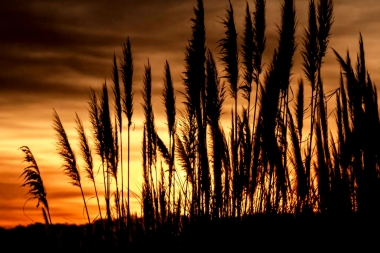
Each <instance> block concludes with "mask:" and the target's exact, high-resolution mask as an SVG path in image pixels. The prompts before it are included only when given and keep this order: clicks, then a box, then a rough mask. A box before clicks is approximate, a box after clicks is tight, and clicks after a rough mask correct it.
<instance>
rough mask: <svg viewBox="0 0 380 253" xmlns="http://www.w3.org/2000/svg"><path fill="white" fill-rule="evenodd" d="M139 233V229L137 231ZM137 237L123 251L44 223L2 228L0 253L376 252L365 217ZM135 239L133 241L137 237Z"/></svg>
mask: <svg viewBox="0 0 380 253" xmlns="http://www.w3.org/2000/svg"><path fill="white" fill-rule="evenodd" d="M136 231H138V229H137V230H136ZM142 231H143V230H142V228H141V230H140V232H136V233H140V236H136V237H135V239H134V242H132V243H130V244H126V243H125V240H121V241H119V242H117V239H116V237H114V239H113V244H115V242H117V243H118V244H119V245H123V246H122V247H118V248H115V247H110V246H107V245H105V244H104V240H103V239H104V237H103V234H102V233H100V232H99V230H97V229H94V226H90V227H89V226H75V225H66V224H57V225H53V226H52V227H51V228H50V233H48V232H47V228H46V227H45V225H44V224H40V223H37V224H33V225H30V226H28V227H21V226H19V227H15V228H13V229H3V228H0V244H1V245H2V249H7V250H5V251H3V250H0V252H22V251H34V252H38V251H39V252H104V251H107V252H108V250H112V252H141V251H143V252H145V251H148V250H149V251H162V250H164V251H166V252H178V251H181V252H190V251H194V252H195V251H197V252H198V251H202V252H204V251H205V250H207V251H212V252H216V251H224V252H226V251H231V252H236V251H240V250H242V251H245V252H247V251H248V252H262V251H268V252H273V251H277V250H281V251H295V252H317V251H318V252H319V251H331V250H334V251H339V252H341V251H343V250H350V251H352V250H356V251H360V252H363V250H364V251H371V252H379V250H380V219H377V218H375V219H374V218H369V217H365V216H358V215H351V216H334V217H322V216H308V217H297V218H294V217H293V216H290V215H254V216H250V217H248V218H245V219H243V220H241V221H236V220H231V219H230V220H214V221H203V222H202V221H198V222H197V224H196V225H192V226H184V227H183V228H182V232H181V234H180V235H179V236H176V237H174V236H168V235H165V234H163V233H157V234H152V235H151V236H150V237H147V236H143V233H142ZM136 238H137V239H136Z"/></svg>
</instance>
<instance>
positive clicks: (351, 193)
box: [21, 0, 380, 249]
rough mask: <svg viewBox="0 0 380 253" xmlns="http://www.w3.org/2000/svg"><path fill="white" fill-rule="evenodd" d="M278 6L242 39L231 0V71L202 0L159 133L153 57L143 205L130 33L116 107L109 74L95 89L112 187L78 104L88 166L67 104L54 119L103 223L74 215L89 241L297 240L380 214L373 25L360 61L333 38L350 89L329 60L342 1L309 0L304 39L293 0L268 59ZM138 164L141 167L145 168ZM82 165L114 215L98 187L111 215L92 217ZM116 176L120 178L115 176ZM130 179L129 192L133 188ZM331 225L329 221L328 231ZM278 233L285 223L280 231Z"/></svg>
mask: <svg viewBox="0 0 380 253" xmlns="http://www.w3.org/2000/svg"><path fill="white" fill-rule="evenodd" d="M265 5H266V1H265V0H255V1H254V8H253V9H254V10H253V12H251V10H250V6H249V4H248V3H247V4H246V12H245V19H244V31H243V33H242V37H241V39H242V45H241V49H240V51H239V46H238V34H237V31H236V29H235V21H234V10H233V6H232V4H231V3H229V4H228V7H227V10H226V14H225V16H224V17H223V18H221V21H220V23H221V25H223V27H224V37H223V38H221V39H220V40H219V42H218V49H219V50H220V54H219V56H218V57H217V59H218V60H220V62H221V63H222V64H223V67H224V69H223V70H222V71H221V72H219V71H218V70H217V67H216V61H215V58H214V56H213V54H212V53H211V51H210V50H209V49H208V48H207V47H206V30H205V25H204V9H203V3H202V1H201V0H198V1H197V5H196V7H194V17H193V18H192V19H191V29H192V35H191V38H190V39H189V41H188V45H187V46H186V48H185V71H184V73H183V82H182V85H183V91H182V92H181V95H182V96H183V97H184V102H183V107H181V108H183V109H182V110H178V109H177V107H176V97H175V90H174V85H173V82H172V78H171V72H170V66H169V63H168V62H165V66H164V79H163V87H162V103H163V105H164V107H165V116H166V120H167V122H166V124H167V127H168V128H167V131H168V138H167V137H165V138H162V136H159V135H158V133H157V130H156V128H155V118H154V110H153V106H152V100H151V99H152V75H151V65H150V63H149V60H148V61H147V63H146V65H145V68H144V74H143V84H142V97H143V102H142V107H143V111H144V128H143V140H142V151H141V153H142V158H143V159H142V174H143V182H142V187H141V210H142V216H141V217H138V216H137V215H136V214H131V211H130V180H129V179H130V174H131V169H132V168H130V134H131V133H130V130H131V126H132V125H133V121H132V114H133V107H134V106H135V105H134V103H133V97H134V89H133V60H132V50H131V43H130V40H129V38H128V39H127V40H126V42H125V43H124V44H123V56H122V58H121V61H120V65H119V67H118V65H117V62H116V56H114V58H113V74H112V79H113V94H114V105H115V107H114V108H113V110H112V108H111V107H110V105H109V104H110V102H109V100H108V98H109V95H108V86H107V85H106V83H104V85H103V88H102V90H101V91H99V92H97V91H94V90H93V89H91V90H90V92H89V98H88V99H89V101H88V105H89V109H88V111H89V116H90V122H91V124H92V129H91V137H92V139H93V141H94V144H93V145H94V149H95V153H96V154H97V155H98V158H100V161H101V164H102V176H103V183H104V194H99V195H98V191H97V186H96V184H95V181H94V172H93V159H94V158H93V153H92V152H91V148H90V145H89V143H88V140H87V137H86V134H85V131H84V129H83V125H82V123H81V120H80V119H79V117H78V115H76V123H77V130H78V134H79V141H80V150H81V155H82V156H83V159H84V161H85V167H84V168H83V169H80V168H79V166H78V165H77V163H76V161H75V155H74V153H73V151H72V149H71V147H70V144H69V141H68V139H67V136H66V134H65V130H64V128H63V126H62V124H61V122H60V119H59V117H58V114H57V113H56V112H55V111H54V125H53V127H54V129H55V130H56V132H57V139H58V141H57V149H58V152H59V154H60V155H61V157H62V158H63V162H64V163H63V172H64V173H65V174H66V175H67V176H68V177H69V179H70V183H71V184H73V185H74V186H77V187H79V188H80V190H81V193H82V197H83V201H84V206H85V210H86V212H87V218H88V223H89V224H88V225H84V226H82V227H81V228H75V229H74V228H73V230H75V231H77V232H76V233H79V234H80V236H79V237H78V238H75V239H73V240H74V241H75V243H78V245H77V246H75V247H80V248H82V249H91V247H93V248H97V249H104V248H120V249H123V248H128V247H130V248H132V247H134V246H136V245H138V246H136V247H140V248H139V249H141V248H144V247H145V246H147V245H161V246H164V245H165V244H166V243H171V244H168V245H173V246H175V245H177V244H178V243H184V244H185V243H190V242H197V243H200V242H206V241H207V242H208V243H211V242H214V243H219V244H220V243H223V240H230V242H231V241H233V242H238V241H239V240H241V241H242V242H244V240H246V241H245V242H247V241H249V240H251V239H250V238H254V239H256V240H262V239H264V240H265V239H266V240H269V239H270V240H280V241H281V242H283V243H286V242H287V241H290V240H294V238H293V237H294V236H298V237H297V238H298V239H299V240H310V238H317V239H321V240H322V239H326V238H328V237H329V236H334V233H338V234H339V235H340V236H342V238H343V237H345V238H346V239H350V238H352V239H355V236H354V235H353V234H351V233H349V232H348V227H350V226H352V227H351V228H353V227H360V226H361V219H362V218H365V219H368V220H370V219H375V220H377V215H378V214H379V211H380V210H379V209H380V205H379V204H378V202H379V200H378V199H379V197H380V181H379V180H380V179H379V166H380V159H379V158H380V145H378V144H379V143H380V142H379V141H380V139H379V138H380V135H379V133H380V131H379V130H380V119H379V109H378V108H379V107H378V101H377V90H376V87H375V85H374V84H373V82H372V80H371V78H370V75H369V74H368V72H367V69H366V66H365V56H364V43H363V39H362V37H361V35H360V39H359V53H358V56H357V63H356V67H353V66H352V63H351V58H350V55H349V53H348V52H347V54H346V58H345V59H344V58H343V57H341V55H340V54H339V53H338V52H336V51H335V50H333V52H332V53H334V54H335V56H336V58H337V61H338V64H339V65H340V68H341V74H340V76H341V79H340V83H339V85H337V86H338V88H337V89H336V90H334V91H333V92H329V93H325V91H324V85H323V73H322V65H323V58H324V57H325V55H326V53H327V52H328V51H329V50H328V49H329V40H330V36H331V27H332V24H333V20H334V15H333V1H332V0H319V1H314V0H310V1H309V20H308V25H307V27H306V29H305V30H304V33H303V37H302V44H301V45H297V44H296V38H295V31H296V29H297V17H296V8H295V4H294V1H292V0H286V1H283V3H282V6H281V23H280V25H279V26H278V45H277V47H276V49H275V50H274V52H273V57H272V60H271V62H270V64H268V66H267V67H265V68H264V67H263V63H262V56H263V52H264V50H265V46H266V37H265V29H266V23H265ZM297 46H298V47H301V55H302V59H303V63H302V66H303V72H304V75H303V77H300V79H299V81H298V85H297V91H296V92H295V95H293V92H292V87H291V86H290V79H291V76H292V68H293V64H294V60H293V57H294V53H295V51H296V48H297ZM119 74H121V80H122V82H123V89H121V86H120V84H119ZM305 85H310V87H311V89H310V90H311V94H310V98H311V99H310V101H308V100H305V96H308V95H306V94H305V93H304V90H305ZM123 92H124V93H123ZM252 93H253V94H252ZM228 96H230V97H231V98H232V99H233V101H234V102H233V107H232V108H231V126H230V132H229V133H227V134H226V133H225V130H226V128H225V127H223V126H222V123H221V115H222V113H223V103H224V102H225V100H226V99H227V98H228ZM332 97H335V98H336V107H335V110H334V113H333V114H331V115H334V116H335V119H336V126H333V127H329V126H328V112H329V111H330V110H328V109H327V101H328V100H329V99H331V98H332ZM238 98H243V100H240V99H239V100H238ZM292 100H293V102H292ZM239 103H240V104H239ZM239 107H240V108H241V109H239ZM123 112H124V114H125V116H126V117H127V123H126V124H127V129H128V133H127V136H128V143H127V154H128V159H127V169H128V171H127V174H126V175H125V174H123V168H124V167H123V160H122V154H123V153H122V151H123V148H125V147H123V144H122V141H121V140H122V126H123V121H122V118H123ZM113 118H114V123H112V122H113ZM304 126H309V132H303V128H304ZM166 139H167V140H168V143H165V141H164V140H166ZM21 150H22V151H23V152H24V153H25V154H26V158H25V161H26V162H28V163H30V164H31V165H30V166H28V167H26V168H25V170H24V172H23V174H22V176H24V184H23V186H27V187H29V194H30V195H31V199H37V200H38V203H42V204H43V205H42V212H43V217H44V220H45V223H46V228H47V230H46V231H47V232H46V236H50V237H51V238H55V239H52V241H54V242H55V244H54V243H52V244H51V247H54V246H55V247H61V249H65V247H69V246H67V245H65V243H66V242H65V240H66V237H65V235H68V234H67V233H66V232H62V231H64V230H66V231H68V230H70V229H71V228H69V227H67V228H65V229H64V228H62V227H59V225H53V224H52V222H51V218H50V212H49V207H48V202H47V198H46V190H45V188H44V186H43V183H42V179H41V175H40V171H39V169H38V167H37V164H36V162H35V160H34V158H33V155H32V153H31V152H30V150H29V149H28V148H27V147H21ZM119 158H120V162H119ZM136 169H137V168H133V170H134V172H133V173H136ZM80 170H84V171H85V172H86V174H87V177H88V178H89V179H90V180H91V181H92V182H94V191H95V193H96V198H97V199H98V196H101V195H104V198H105V204H106V206H105V210H106V213H105V216H104V214H103V215H102V213H101V209H102V208H101V206H100V204H99V200H97V203H98V210H99V214H98V215H97V217H96V218H94V217H92V218H93V219H94V220H91V219H90V216H89V215H88V211H87V207H86V199H85V196H84V193H83V191H82V187H81V177H80V173H79V171H80ZM118 170H121V174H120V175H121V178H118ZM181 173H184V174H185V176H184V177H182V176H181ZM111 180H112V181H113V182H115V187H114V188H112V187H111ZM125 180H127V188H126V189H127V194H124V189H125V187H124V181H125ZM120 186H121V187H120ZM113 191H114V192H113ZM111 200H113V202H112V201H111ZM37 207H38V205H37ZM326 228H334V229H332V230H330V229H326ZM318 229H321V230H323V231H324V232H322V233H319V232H317V231H319V230H318ZM58 231H61V233H58ZM233 231H235V232H233ZM280 231H282V232H280ZM304 232H305V233H306V234H305V233H304ZM269 233H271V234H272V233H274V234H275V235H273V236H267V235H268V234H269ZM277 233H278V235H276V234H277ZM80 241H82V242H83V243H82V244H80ZM147 242H149V243H151V244H146V243H147ZM75 243H74V244H75ZM75 245H76V244H75ZM70 247H71V246H70ZM190 247H191V246H190Z"/></svg>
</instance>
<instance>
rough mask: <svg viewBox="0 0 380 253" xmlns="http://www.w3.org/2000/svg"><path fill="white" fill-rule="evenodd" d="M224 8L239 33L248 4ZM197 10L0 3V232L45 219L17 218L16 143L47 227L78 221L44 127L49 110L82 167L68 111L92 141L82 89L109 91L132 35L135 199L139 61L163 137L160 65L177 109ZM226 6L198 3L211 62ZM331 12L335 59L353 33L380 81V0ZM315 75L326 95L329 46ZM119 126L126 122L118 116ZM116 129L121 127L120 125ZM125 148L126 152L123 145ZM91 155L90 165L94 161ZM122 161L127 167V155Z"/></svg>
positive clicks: (354, 44)
mask: <svg viewBox="0 0 380 253" xmlns="http://www.w3.org/2000/svg"><path fill="white" fill-rule="evenodd" d="M231 3H232V4H233V7H234V11H235V24H236V27H237V31H238V33H239V36H241V35H242V34H243V20H244V14H245V4H246V1H242V0H231ZM248 3H249V4H250V8H251V11H253V10H254V5H253V1H252V0H249V1H248ZM281 3H282V0H267V9H266V21H267V30H266V37H267V47H266V51H265V54H264V57H263V59H264V63H265V64H266V66H268V63H269V61H270V59H271V56H272V53H273V49H274V48H275V47H276V46H277V37H278V36H277V35H278V34H277V27H276V25H279V24H280V21H281V20H280V7H281ZM295 4H296V10H297V20H298V29H297V34H296V36H297V42H298V44H299V45H298V50H297V52H296V54H295V58H294V62H295V66H294V68H293V76H292V82H293V83H295V82H296V81H297V79H298V78H299V77H302V76H303V74H302V71H301V64H302V61H301V59H302V58H301V55H300V52H299V50H300V49H301V37H302V34H303V31H304V28H305V25H306V22H307V12H308V9H307V5H308V0H295ZM195 5H196V0H181V1H178V0H141V1H140V0H125V1H123V0H114V1H103V0H102V1H90V0H81V1H73V0H67V1H62V0H41V1H35V0H32V1H3V3H2V6H1V8H0V69H1V70H0V226H3V227H4V226H5V227H11V226H16V225H18V224H21V225H28V224H30V223H32V222H33V221H34V222H43V218H42V214H41V210H40V209H37V208H36V204H37V201H36V200H31V201H29V202H28V203H26V205H25V214H26V215H27V216H28V217H30V218H28V217H26V216H25V215H24V214H23V206H24V203H25V201H26V200H27V199H28V196H27V195H25V194H26V192H27V188H23V187H20V186H21V184H22V182H23V181H22V178H19V176H20V174H21V173H22V172H23V168H24V167H25V166H26V163H22V161H23V157H24V154H23V152H22V151H21V150H19V147H21V146H24V145H25V146H28V147H29V148H30V149H31V151H32V152H33V155H34V157H35V159H36V161H37V163H38V165H39V168H40V171H41V175H42V178H43V180H44V184H45V187H46V191H47V198H48V201H49V205H50V208H51V216H52V221H53V222H54V223H56V222H60V223H64V222H68V223H76V224H80V223H84V222H86V217H85V216H84V213H83V210H82V208H83V202H82V199H81V194H80V190H79V189H78V188H75V187H73V186H71V185H70V184H69V183H68V178H67V177H66V176H65V175H64V174H63V173H62V168H61V166H62V160H61V158H60V157H59V155H58V153H57V151H56V145H55V142H56V138H55V132H54V130H53V128H52V124H53V108H54V109H55V110H56V111H57V113H58V114H59V116H60V118H61V121H62V123H63V126H64V127H65V129H66V132H67V133H68V136H69V140H70V143H71V146H72V147H73V148H74V150H75V152H76V156H77V159H78V161H79V165H80V166H81V165H82V164H83V161H82V160H81V159H80V154H79V152H78V143H77V139H78V138H77V133H76V131H75V121H74V117H75V112H77V113H78V115H79V117H80V118H81V119H82V121H83V122H84V126H85V129H86V131H87V135H88V137H89V138H90V140H91V138H92V136H91V135H90V133H91V132H90V130H91V126H90V123H89V121H88V119H89V117H88V111H87V109H88V106H87V101H88V99H87V93H88V91H89V89H90V87H92V88H94V89H100V88H101V86H102V85H103V83H104V80H106V81H107V84H108V85H109V86H108V87H109V88H111V84H112V79H111V70H112V59H113V54H114V52H115V53H116V56H117V57H118V62H119V57H120V56H121V52H122V50H121V45H122V43H124V42H125V40H126V38H127V36H129V37H130V41H131V46H132V53H133V59H134V76H133V80H134V87H133V89H134V91H135V98H134V114H133V122H134V131H133V132H132V133H133V136H132V140H131V143H132V145H133V146H132V149H131V157H132V164H131V165H132V167H131V168H132V171H133V172H132V177H131V190H132V191H134V192H135V193H136V194H137V196H140V191H141V175H142V170H141V148H140V143H141V141H142V131H141V129H142V125H143V120H144V119H143V113H142V107H141V103H142V99H141V91H140V90H141V86H142V77H143V70H144V64H147V60H148V58H149V61H150V64H151V67H152V75H153V76H152V79H153V94H154V97H153V105H154V114H155V119H156V126H157V130H158V133H159V134H160V135H163V136H166V135H167V132H166V128H165V127H166V126H165V123H164V120H165V117H164V114H163V113H164V108H163V106H162V101H161V98H160V95H161V87H162V84H163V71H164V63H165V61H166V60H167V61H168V62H169V64H170V67H171V71H172V77H173V82H174V84H175V89H176V90H177V92H176V97H177V105H178V106H179V107H180V104H181V102H182V101H183V98H182V96H181V94H180V93H179V91H181V90H182V77H183V74H182V72H183V71H184V57H185V55H184V50H185V47H186V45H187V41H188V39H190V37H191V22H190V19H191V18H192V17H194V14H193V6H195ZM227 5H228V1H227V0H226V1H220V0H204V9H205V24H206V37H207V41H206V44H207V47H209V48H210V49H211V50H212V52H213V53H214V56H215V57H218V56H219V48H217V41H218V40H219V39H221V38H222V37H223V25H222V24H221V23H220V21H221V17H224V15H225V13H226V11H225V9H226V8H227ZM334 11H335V19H334V20H335V21H334V24H333V28H332V36H331V42H330V46H331V47H332V48H334V49H335V50H337V51H338V52H339V53H340V54H341V55H345V52H346V50H347V49H349V50H350V52H351V56H352V58H353V59H354V60H355V59H356V53H357V51H358V37H359V32H361V33H362V35H363V39H364V44H365V51H366V63H367V68H368V70H369V72H370V74H371V77H372V80H373V81H374V82H375V83H377V84H378V83H380V69H379V68H380V47H379V46H378V45H379V43H380V29H378V27H379V24H380V15H379V13H380V1H378V0H362V1H358V0H335V2H334ZM239 38H240V37H239ZM240 42H241V39H240V41H239V43H240ZM217 61H218V70H219V72H220V75H222V73H221V72H222V71H223V66H222V65H221V64H220V60H217ZM266 66H264V69H266ZM322 75H323V80H324V84H325V91H326V92H328V91H331V90H334V89H336V88H337V87H338V80H339V66H338V64H337V62H336V60H335V57H334V55H333V53H332V50H331V49H329V51H328V54H327V57H326V58H325V63H324V67H323V69H322ZM240 81H242V78H241V79H240ZM110 91H111V90H110ZM308 91H309V89H308V87H307V89H306V90H305V94H309V93H308ZM110 93H111V92H110ZM334 101H335V99H334ZM112 103H113V102H112ZM229 103H230V100H227V101H226V103H225V105H224V109H225V112H226V113H225V116H226V120H227V121H226V122H227V124H229V123H228V122H229V114H228V112H229V111H230V108H231V106H230V104H229ZM331 117H332V118H331V119H332V120H333V116H331ZM124 120H125V121H126V118H125V117H124ZM124 127H125V129H126V124H125V125H124ZM226 129H227V128H226ZM227 130H228V129H227ZM124 132H125V133H126V131H124ZM123 137H124V138H125V141H124V143H126V137H127V135H126V134H124V136H123ZM91 144H92V142H91ZM92 146H93V145H92ZM124 148H125V150H126V145H125V146H124ZM93 153H95V152H93ZM94 158H95V159H96V160H97V162H98V157H96V156H94ZM124 160H125V161H126V151H125V152H124ZM97 164H98V165H99V163H97ZM124 167H125V168H126V165H124ZM80 168H83V166H81V167H80ZM82 180H83V184H84V188H85V189H84V192H85V195H86V197H87V198H91V197H93V196H94V191H93V188H92V185H91V184H90V183H89V181H88V179H86V178H85V174H84V173H83V172H82ZM96 180H97V182H98V187H99V189H102V185H101V180H102V179H101V175H100V174H99V175H98V177H97V178H96ZM103 200H104V199H103V198H102V201H103ZM88 204H89V206H90V216H91V217H92V218H95V216H96V215H97V211H96V206H95V205H96V201H95V199H90V200H88ZM132 210H133V211H136V212H137V213H140V205H139V198H138V197H137V198H133V202H132ZM32 220H33V221H32Z"/></svg>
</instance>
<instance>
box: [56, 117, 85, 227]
mask: <svg viewBox="0 0 380 253" xmlns="http://www.w3.org/2000/svg"><path fill="white" fill-rule="evenodd" d="M53 128H54V130H55V131H56V137H57V144H56V145H57V150H58V154H59V155H60V156H61V158H62V159H63V161H64V164H63V173H64V174H65V175H67V176H68V177H69V180H70V181H69V182H70V183H71V184H72V185H74V186H77V187H79V189H80V191H81V194H82V198H83V204H84V207H85V210H86V214H87V220H88V223H89V224H90V223H91V221H90V215H89V214H88V209H87V204H86V199H85V197H84V193H83V189H82V184H81V178H80V173H79V168H78V166H77V162H76V158H75V155H74V152H73V150H72V149H71V146H70V143H69V139H68V138H67V135H66V131H65V129H64V128H63V125H62V123H61V120H60V119H59V116H58V114H57V112H56V111H55V110H54V114H53Z"/></svg>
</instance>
